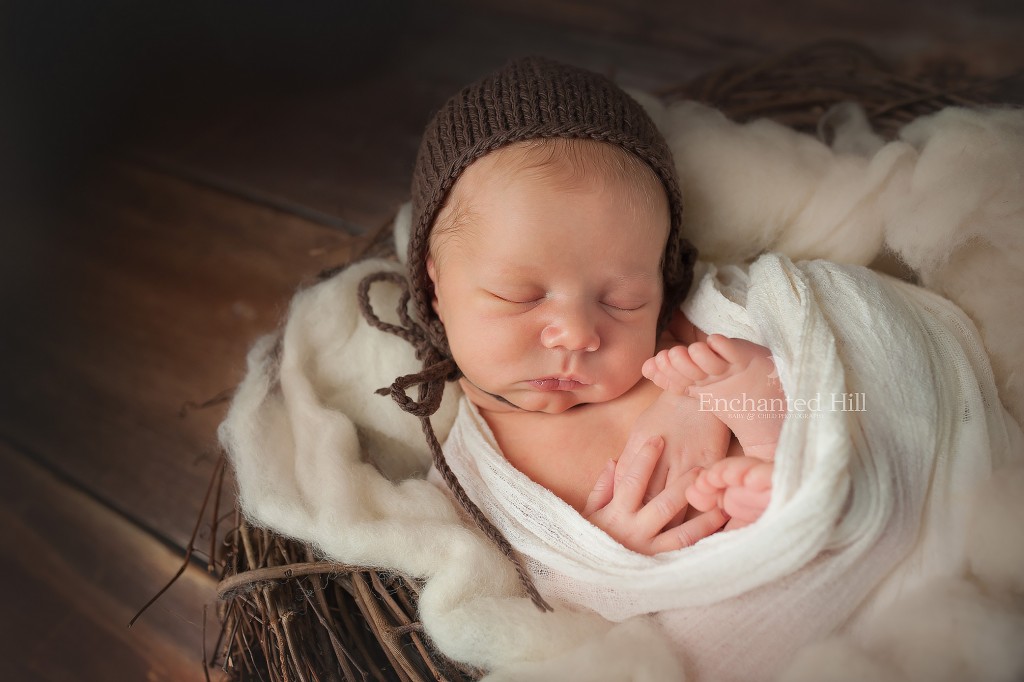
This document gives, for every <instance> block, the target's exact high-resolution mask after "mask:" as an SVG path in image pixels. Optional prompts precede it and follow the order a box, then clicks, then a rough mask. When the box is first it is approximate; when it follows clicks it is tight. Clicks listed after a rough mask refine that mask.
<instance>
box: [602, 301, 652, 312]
mask: <svg viewBox="0 0 1024 682" xmlns="http://www.w3.org/2000/svg"><path fill="white" fill-rule="evenodd" d="M602 305H604V306H606V307H608V308H611V309H612V310H621V311H623V312H627V313H628V312H632V311H634V310H640V309H641V308H643V307H644V304H643V303H641V304H639V305H636V304H631V303H625V304H619V305H616V304H615V303H608V302H604V303H602Z"/></svg>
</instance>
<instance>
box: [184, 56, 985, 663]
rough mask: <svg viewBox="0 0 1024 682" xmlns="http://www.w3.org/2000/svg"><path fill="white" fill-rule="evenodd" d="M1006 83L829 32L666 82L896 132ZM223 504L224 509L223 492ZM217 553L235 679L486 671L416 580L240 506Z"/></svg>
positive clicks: (813, 118) (713, 98) (791, 117)
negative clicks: (834, 39) (443, 638)
mask: <svg viewBox="0 0 1024 682" xmlns="http://www.w3.org/2000/svg"><path fill="white" fill-rule="evenodd" d="M947 66H948V65H947ZM995 87H996V83H995V82H992V81H989V82H978V81H977V80H976V79H971V78H970V77H968V76H965V75H963V73H962V72H957V70H956V69H952V70H951V69H949V68H934V69H933V70H932V72H931V73H929V74H913V75H910V76H902V75H899V74H898V73H896V72H895V71H894V70H893V69H891V68H889V67H888V66H886V65H885V64H884V63H883V62H882V61H881V60H880V59H878V58H877V57H876V56H874V55H873V54H871V53H870V52H868V51H867V50H865V49H863V48H861V47H859V46H857V45H853V44H849V43H825V44H817V45H813V46H810V47H806V48H803V49H800V50H797V51H795V52H792V53H788V54H785V55H782V56H780V57H778V58H775V59H771V60H767V61H764V62H761V63H758V64H752V65H741V66H735V67H729V68H725V69H722V70H720V71H716V72H713V73H709V74H707V75H706V76H703V77H701V78H698V79H696V80H695V81H693V82H690V83H687V84H685V85H682V86H679V87H675V88H672V89H670V90H666V91H663V92H660V93H658V94H659V95H660V96H661V97H663V98H664V99H665V100H666V101H673V100H678V99H684V98H685V99H695V100H699V101H702V102H705V103H707V104H710V105H712V106H715V107H717V108H718V109H720V110H722V111H723V112H724V113H725V114H726V115H728V116H730V117H731V118H733V119H734V120H739V121H742V120H747V119H752V118H760V117H770V118H773V119H775V120H777V121H779V122H780V123H783V124H785V125H788V126H791V127H793V128H796V129H798V130H802V131H805V132H812V133H819V134H822V135H825V134H826V131H818V125H819V121H821V118H822V115H823V114H824V113H825V112H826V111H827V110H828V109H829V107H831V106H833V105H835V104H838V103H841V102H846V101H854V102H859V103H860V104H861V105H863V106H864V108H865V110H866V112H867V115H868V118H869V120H870V121H871V123H872V124H873V126H874V127H875V129H876V130H877V131H878V132H879V133H881V134H882V135H883V136H886V137H891V136H892V135H894V133H895V131H896V130H898V129H899V127H900V126H902V125H903V124H905V123H906V122H908V121H910V120H912V119H914V118H916V117H917V116H920V115H922V114H926V113H929V112H933V111H936V110H938V109H941V108H943V107H946V106H949V105H969V104H973V103H980V102H985V101H987V100H986V98H987V94H988V93H989V92H991V91H992V90H993V88H995ZM390 254H393V247H392V239H391V234H390V230H389V229H384V230H382V231H381V232H380V233H379V235H378V239H377V240H376V242H375V243H374V245H373V246H371V248H370V249H369V251H368V252H367V254H365V255H373V256H381V255H384V256H387V255H390ZM223 477H224V470H223V463H222V465H221V466H220V467H218V471H217V474H216V475H215V480H214V482H213V483H212V485H211V489H213V490H217V491H219V488H220V485H221V484H222V481H223ZM217 495H219V492H218V493H217ZM207 497H208V499H209V498H210V497H211V495H210V494H208V496H207ZM212 509H213V510H214V511H213V512H212V515H213V516H214V517H216V513H217V512H216V509H217V504H216V503H214V504H213V505H212ZM211 526H212V528H211V529H210V537H213V538H216V537H218V532H217V529H216V519H215V518H214V520H213V521H212V522H211ZM211 554H212V558H211V559H210V570H211V571H212V572H214V573H215V574H217V575H219V576H220V577H221V582H220V585H219V588H218V598H219V600H220V601H219V606H218V613H219V615H220V619H221V624H222V627H221V632H220V638H219V641H218V644H217V647H216V650H215V651H213V652H210V656H211V657H209V658H208V657H206V656H204V658H206V660H207V661H208V665H209V666H210V668H220V669H221V670H223V671H224V672H226V673H227V675H228V677H229V679H232V680H268V681H273V682H282V681H284V680H303V681H310V682H312V681H314V680H403V681H410V682H420V681H425V680H471V679H477V678H479V677H480V676H481V674H482V673H481V671H478V670H473V669H469V668H466V667H464V666H461V665H458V664H456V663H454V662H452V661H449V660H447V659H445V658H444V657H443V656H441V655H439V654H438V652H437V651H436V650H434V649H433V648H432V647H431V645H430V642H429V641H427V639H426V638H425V636H424V634H423V629H422V626H421V625H420V623H419V621H418V620H417V615H416V603H417V596H418V585H417V583H416V581H414V580H410V579H408V578H406V577H404V576H400V575H394V574H391V573H387V572H384V571H377V570H372V569H367V568H365V567H359V566H346V565H341V564H337V563H331V562H327V561H323V560H321V559H320V558H318V557H317V556H315V554H314V552H313V550H312V549H311V548H310V547H309V546H307V545H303V544H301V543H299V542H296V541H294V540H289V539H286V538H283V537H281V536H278V535H276V534H274V533H273V532H271V531H268V530H265V529H259V528H253V527H252V526H250V525H249V524H247V523H246V522H245V521H244V520H243V519H242V518H241V515H240V514H238V513H237V512H236V513H235V518H234V523H233V527H232V529H231V530H230V531H229V532H228V533H227V534H226V536H225V540H224V543H223V544H222V545H221V546H218V547H215V548H214V551H212V552H211Z"/></svg>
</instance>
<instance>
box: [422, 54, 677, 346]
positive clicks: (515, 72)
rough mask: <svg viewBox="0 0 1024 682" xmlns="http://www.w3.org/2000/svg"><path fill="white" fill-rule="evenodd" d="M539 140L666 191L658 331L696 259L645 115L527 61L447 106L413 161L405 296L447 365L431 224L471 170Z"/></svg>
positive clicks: (658, 141)
mask: <svg viewBox="0 0 1024 682" xmlns="http://www.w3.org/2000/svg"><path fill="white" fill-rule="evenodd" d="M536 138H574V139H585V140H597V141H600V142H607V143H610V144H614V145H616V146H618V147H621V148H622V149H625V150H626V151H628V152H630V153H632V154H634V155H636V156H638V157H639V158H640V159H641V160H643V161H644V162H646V163H647V165H649V166H650V167H651V169H652V170H653V171H654V172H655V174H656V175H657V176H658V178H659V179H660V180H661V182H662V185H664V187H665V193H666V195H667V196H668V204H669V214H670V218H671V224H670V229H669V236H668V242H667V244H666V246H665V261H664V273H663V276H664V291H665V300H664V302H663V306H662V316H661V320H660V321H661V324H662V325H664V324H665V323H666V322H667V321H668V318H669V317H670V316H671V313H672V311H673V310H674V309H675V308H676V306H677V305H678V304H679V302H680V301H681V300H682V298H683V296H685V295H686V291H687V290H688V289H689V286H690V281H691V279H692V276H693V262H694V260H695V259H696V254H697V252H696V250H695V249H694V248H693V247H692V246H691V245H690V243H689V242H687V241H686V240H685V239H683V237H682V235H681V233H680V220H681V218H682V197H681V196H680V192H679V183H678V180H677V179H676V170H675V164H674V163H673V161H672V153H671V152H670V151H669V148H668V145H667V144H666V143H665V140H664V138H662V136H661V133H660V132H658V129H657V128H656V127H655V125H654V122H653V121H651V119H650V117H649V116H648V115H647V112H645V111H644V109H643V107H641V106H640V105H639V104H638V103H637V102H636V100H634V99H633V98H632V97H630V96H629V95H627V94H626V93H625V92H624V91H623V90H622V89H621V88H619V87H618V86H617V85H615V84H614V83H612V82H611V81H610V80H609V79H607V78H605V77H604V76H601V75H599V74H596V73H594V72H592V71H587V70H585V69H581V68H577V67H574V66H569V65H566V64H561V63H559V62H556V61H552V60H550V59H545V58H543V57H526V58H523V59H519V60H516V61H513V62H510V63H509V64H507V65H506V66H505V67H504V68H502V69H501V70H499V71H497V72H495V73H493V74H491V75H489V76H487V77H485V78H483V79H481V80H479V81H477V82H476V83H473V84H472V85H469V86H467V87H466V88H463V90H462V91H461V92H459V93H458V94H456V95H455V96H453V97H452V98H451V99H449V100H448V101H447V102H446V103H445V105H444V106H443V107H441V110H440V111H438V112H437V114H436V115H435V116H434V118H433V119H432V120H431V121H430V124H429V125H428V126H427V129H426V131H425V132H424V134H423V140H422V142H421V143H420V149H419V154H418V156H417V157H416V167H415V170H414V171H413V177H412V230H411V234H410V239H409V259H408V266H409V286H410V290H411V294H412V298H413V301H414V304H415V306H416V312H417V314H418V315H419V317H420V319H421V320H423V321H424V323H425V331H426V332H427V334H428V336H429V337H430V341H431V342H432V344H433V345H434V346H435V347H436V348H437V349H438V350H439V351H440V352H441V353H442V354H443V355H445V356H448V357H450V355H451V354H450V351H449V350H448V340H447V338H446V336H445V333H444V327H443V326H442V325H441V321H440V320H438V319H437V315H436V314H435V313H434V310H433V308H432V306H431V301H432V299H433V285H432V283H431V281H430V278H429V277H428V276H427V263H426V259H427V247H428V243H429V240H430V231H431V229H432V228H433V226H434V221H435V220H436V218H437V214H438V213H439V212H440V211H441V208H442V207H443V206H444V203H445V200H446V199H447V198H448V195H449V193H450V192H451V189H452V187H453V186H454V185H455V181H456V180H458V178H459V176H460V175H461V174H462V172H463V171H464V170H466V168H468V167H469V165H470V164H471V163H473V162H474V161H476V160H477V159H479V158H480V157H482V156H484V155H485V154H488V153H490V152H493V151H495V150H496V149H499V148H500V147H504V146H506V145H509V144H512V143H513V142H520V141H523V140H530V139H536Z"/></svg>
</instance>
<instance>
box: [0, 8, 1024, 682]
mask: <svg viewBox="0 0 1024 682" xmlns="http://www.w3.org/2000/svg"><path fill="white" fill-rule="evenodd" d="M1021 36H1024V4H1021V3H1020V2H1016V1H1010V0H1002V1H990V2H977V3H968V2H950V1H945V2H942V1H938V2H935V1H933V2H925V1H923V0H913V1H910V2H902V3H897V2H883V1H882V0H866V1H864V2H859V3H850V2H838V1H834V0H832V1H830V0H821V1H817V2H811V1H803V2H799V1H794V0H779V1H778V2H774V3H764V2H756V1H755V0H747V1H742V0H735V1H732V2H721V3H714V4H707V3H685V2H675V1H672V0H657V1H652V2H646V3H639V4H638V3H634V2H629V1H627V0H594V1H592V2H582V1H581V2H573V1H570V0H554V1H552V2H540V1H539V0H524V1H523V2H517V3H514V4H513V3H509V2H498V1H497V0H482V1H479V2H468V1H467V2H454V1H448V2H435V3H414V2H411V1H407V2H375V3H354V2H324V1H310V2H294V3H285V2H268V1H250V2H241V1H229V2H199V1H197V0H185V1H178V2H160V3H157V2H138V1H135V2H129V1H127V0H124V1H121V2H113V1H110V0H102V1H99V2H71V1H69V0H66V1H64V2H46V1H33V2H30V1H28V0H21V1H19V2H6V3H3V4H0V221H2V222H0V305H2V307H0V548H2V551H3V555H2V557H0V585H2V588H0V589H2V590H3V591H2V592H0V597H2V599H3V601H4V603H5V616H6V617H5V619H4V623H3V625H2V626H0V627H2V628H3V630H2V631H0V660H2V661H4V665H3V666H2V668H7V670H6V674H5V675H4V677H5V679H17V680H32V679H44V680H120V679H151V680H160V679H166V680H184V679H202V668H201V666H200V664H199V661H200V659H201V656H202V654H201V643H202V638H203V636H202V632H203V628H202V620H203V606H202V605H203V604H204V603H211V604H212V603H213V586H214V583H215V581H214V580H213V578H211V577H210V576H207V575H206V574H205V573H204V571H203V570H202V568H201V560H202V559H203V558H204V557H205V554H206V552H207V551H208V550H207V549H206V548H207V547H208V546H209V544H210V539H209V537H208V535H209V532H208V531H207V530H204V531H203V532H202V533H201V534H200V540H199V546H200V548H201V551H200V552H199V556H198V557H197V559H198V561H195V562H193V565H192V566H191V567H190V569H189V570H188V571H187V572H186V574H185V576H184V578H183V579H182V580H181V581H180V582H179V583H178V584H177V585H176V586H175V587H174V588H173V589H172V590H171V591H170V592H169V593H168V594H167V595H166V596H165V597H164V598H163V599H162V600H161V601H160V602H158V603H157V605H156V606H155V607H154V608H153V609H152V610H151V611H150V612H148V613H147V614H146V615H145V616H144V617H143V619H142V620H141V621H140V623H139V624H138V625H136V626H135V628H133V629H132V630H128V629H126V624H127V621H128V619H129V618H130V617H131V616H132V615H133V614H134V612H135V611H136V610H137V609H138V607H139V606H141V605H142V603H144V602H145V601H146V599H147V598H148V597H149V596H151V595H152V594H153V593H154V592H155V591H156V590H157V589H158V588H159V587H160V586H161V584H162V583H163V582H164V581H165V580H166V579H167V578H169V577H170V576H171V575H172V574H173V573H174V571H175V570H176V569H177V567H178V565H180V563H181V560H182V557H183V554H184V547H186V546H187V544H188V539H189V535H190V533H191V531H192V527H193V524H194V521H195V519H196V517H197V514H198V510H199V507H200V504H201V502H202V499H203V493H204V491H205V489H206V484H207V482H208V481H209V478H210V475H211V472H212V471H213V467H214V464H215V462H216V460H217V456H218V451H217V445H216V436H215V429H216V425H217V423H218V422H219V420H220V419H221V418H222V415H223V409H224V407H223V405H217V406H214V407H212V408H209V409H205V410H186V414H185V416H183V417H182V416H179V412H180V410H181V408H182V406H183V405H185V404H186V403H188V402H190V401H192V402H201V401H203V400H204V399H207V398H210V397H211V396H215V395H216V394H218V393H219V392H220V391H222V390H224V389H229V388H230V387H232V386H234V385H235V384H236V383H237V382H238V380H239V379H240V378H241V376H242V372H243V370H244V355H245V351H246V349H247V348H248V346H249V345H250V344H251V343H252V342H253V340H254V339H255V338H256V337H257V336H258V335H259V334H261V333H265V332H267V331H269V330H271V329H273V328H274V327H275V326H276V325H277V324H278V322H279V321H280V319H281V316H282V315H283V313H284V310H285V309H286V305H287V301H288V299H289V298H290V296H291V294H292V293H293V292H294V290H295V289H296V288H297V287H298V286H300V285H301V284H302V283H303V282H307V281H309V279H310V278H311V277H312V276H313V275H314V274H315V273H316V272H318V271H319V270H321V269H322V268H325V267H328V266H331V265H336V264H339V263H343V262H345V261H347V260H349V259H351V258H353V257H355V256H357V255H358V254H359V253H360V252H361V250H362V249H364V248H366V246H367V245H368V244H369V241H370V239H371V238H372V237H373V236H374V234H375V232H376V231H377V230H378V229H379V228H380V227H381V226H382V225H385V224H386V223H387V222H388V221H389V219H390V217H391V215H392V213H393V211H394V209H395V208H396V206H397V205H398V204H399V203H400V202H402V201H404V200H405V198H406V195H407V193H408V182H409V174H410V171H411V167H412V163H413V158H414V156H415V152H416V146H417V144H418V138H419V134H420V132H421V130H422V128H423V126H424V124H425V123H426V121H427V119H428V118H429V116H430V114H431V113H432V111H433V110H434V109H435V108H437V107H438V106H439V105H440V104H441V103H442V101H443V100H444V98H445V97H447V96H448V95H450V94H451V93H453V92H454V91H455V90H456V89H458V87H460V86H461V85H463V84H465V83H467V82H469V81H470V80H472V79H474V78H476V77H478V76H480V75H482V74H483V73H485V72H487V71H490V70H492V69H494V68H496V67H498V66H500V65H501V64H502V63H503V62H504V61H506V60H507V59H508V58H510V57H514V56H518V55H522V54H527V53H542V54H547V55H549V56H551V57H555V58H559V59H563V60H565V61H570V62H573V63H576V64H579V65H582V66H585V67H588V68H592V69H594V70H597V71H601V72H604V73H608V74H611V75H613V76H614V77H615V78H616V79H618V80H619V82H620V83H622V84H623V85H627V86H634V87H641V88H646V89H658V88H664V87H668V86H672V85H678V84H681V83H684V82H687V81H689V80H690V79H692V78H693V77H695V76H697V75H699V74H702V73H706V72H708V71H710V70H712V69H715V68H719V67H721V66H723V65H726V64H731V63H737V62H753V61H758V60H763V59H765V58H768V57H770V56H773V55H778V54H780V53H782V52H784V51H787V50H791V49H794V48H796V47H799V46H801V45H805V44H808V43H810V42H814V41H817V40H821V39H826V38H828V39H842V40H852V41H856V42H857V43H859V44H861V45H864V46H867V47H869V48H871V49H872V50H874V51H875V52H876V53H878V54H879V55H881V56H882V57H883V58H884V59H886V60H887V61H889V62H890V63H892V64H893V65H894V66H895V67H896V68H898V69H899V70H900V71H901V72H902V73H905V74H909V75H913V74H915V73H920V72H926V71H932V72H934V71H936V70H943V69H944V70H946V71H948V72H955V73H960V74H966V75H968V76H969V77H971V78H977V79H982V78H998V77H1002V76H1007V75H1010V74H1014V73H1019V72H1020V70H1021V69H1022V68H1024V41H1022V40H1021ZM1001 88H1002V89H1001V90H1000V94H999V98H1000V99H1002V100H1005V101H1017V102H1020V101H1022V99H1024V97H1022V96H1024V88H1022V87H1021V79H1020V78H1019V77H1018V78H1017V79H1011V80H1009V81H1007V82H1006V83H1004V84H1003V85H1002V86H1001ZM222 507H223V508H224V509H225V511H226V510H228V509H229V507H230V490H229V489H227V490H226V491H225V501H224V503H223V504H222ZM229 520H230V519H229ZM215 620H216V619H215V617H214V615H213V613H212V612H211V613H210V615H209V617H208V637H210V636H212V634H213V633H214V632H215V630H216V623H215Z"/></svg>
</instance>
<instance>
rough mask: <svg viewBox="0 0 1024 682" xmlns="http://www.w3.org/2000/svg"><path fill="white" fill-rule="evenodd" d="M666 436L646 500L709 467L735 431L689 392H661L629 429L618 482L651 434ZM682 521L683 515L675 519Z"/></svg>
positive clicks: (620, 463) (719, 455)
mask: <svg viewBox="0 0 1024 682" xmlns="http://www.w3.org/2000/svg"><path fill="white" fill-rule="evenodd" d="M658 434H662V435H663V436H664V438H665V447H664V449H663V454H662V456H661V458H660V459H659V460H658V463H657V465H656V466H655V468H654V472H653V473H652V474H651V477H650V482H649V484H648V486H647V490H646V491H645V494H644V502H645V503H646V502H649V501H650V500H652V499H654V498H655V497H656V496H657V495H658V493H660V492H661V491H662V490H665V488H666V487H668V486H670V485H672V484H673V483H674V482H675V481H676V480H678V479H679V478H680V477H682V476H685V475H686V474H687V473H688V472H689V471H691V470H692V469H693V468H694V467H703V468H707V467H709V466H711V465H712V464H714V463H715V462H717V461H719V460H721V459H722V458H723V457H725V454H726V452H727V451H728V449H729V441H730V439H731V438H732V432H731V431H729V429H728V427H726V425H725V424H724V423H722V420H720V419H719V418H718V417H716V416H715V415H714V414H713V413H711V412H707V411H703V412H702V411H701V410H700V401H699V400H698V399H697V398H692V397H690V396H687V395H676V394H673V393H669V392H667V391H666V392H664V393H662V394H661V395H660V396H659V397H658V399H657V400H655V401H654V402H653V403H651V406H650V407H648V408H647V409H646V410H644V411H643V412H642V413H641V414H640V416H639V417H637V420H636V422H635V423H634V424H633V430H632V431H631V432H630V435H629V439H628V440H627V441H626V447H625V448H624V449H623V451H622V456H621V457H620V458H619V465H620V466H619V470H618V472H617V473H616V480H615V482H616V484H618V482H619V479H620V478H621V475H622V472H623V471H625V470H626V469H627V468H628V466H629V463H630V459H631V458H632V457H633V456H634V455H635V453H637V452H639V451H640V448H641V447H642V446H643V444H644V442H645V441H647V439H649V438H651V437H652V436H655V435H658ZM680 521H682V515H681V514H680V516H679V518H677V519H676V520H675V522H676V523H678V522H680Z"/></svg>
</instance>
